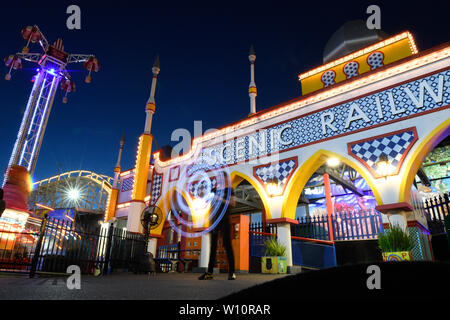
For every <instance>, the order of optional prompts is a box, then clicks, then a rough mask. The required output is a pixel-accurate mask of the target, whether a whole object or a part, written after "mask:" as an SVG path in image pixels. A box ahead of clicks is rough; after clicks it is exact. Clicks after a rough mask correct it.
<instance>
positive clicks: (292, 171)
mask: <svg viewBox="0 0 450 320" xmlns="http://www.w3.org/2000/svg"><path fill="white" fill-rule="evenodd" d="M289 160H294V161H295V166H294V168H293V169H292V170H291V173H289V175H288V176H287V177H286V182H285V183H284V186H283V191H282V192H281V195H283V194H284V191H285V190H286V186H287V185H288V183H289V180H291V177H292V175H293V174H294V171H295V170H297V167H298V157H297V156H294V157H290V158H286V159H282V160H278V161H273V162H270V163H266V164H262V165H259V166H254V167H253V177H255V178H256V180H258V181H259V183H260V184H261V185H262V186H263V188H264V191H265V192H266V194H268V192H267V189H266V184H265V183H264V182H263V181H262V180H261V179H260V178H259V177H258V176H257V175H256V170H257V169H258V168H261V167H268V166H271V165H272V164H277V163H281V162H286V161H289ZM281 195H279V196H281Z"/></svg>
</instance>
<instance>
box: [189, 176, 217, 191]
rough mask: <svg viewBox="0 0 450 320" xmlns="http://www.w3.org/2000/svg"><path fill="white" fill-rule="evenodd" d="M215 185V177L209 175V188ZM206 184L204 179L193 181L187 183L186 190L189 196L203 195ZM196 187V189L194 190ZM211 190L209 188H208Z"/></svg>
mask: <svg viewBox="0 0 450 320" xmlns="http://www.w3.org/2000/svg"><path fill="white" fill-rule="evenodd" d="M216 185H217V179H216V177H211V189H212V188H214V187H215V186H216ZM207 187H208V184H207V182H206V181H205V180H201V181H195V182H192V183H190V184H189V186H188V190H189V193H190V194H191V196H196V195H200V196H201V195H203V194H204V192H205V190H206V189H207ZM196 189H197V190H196ZM209 191H211V190H209Z"/></svg>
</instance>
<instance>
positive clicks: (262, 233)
mask: <svg viewBox="0 0 450 320" xmlns="http://www.w3.org/2000/svg"><path fill="white" fill-rule="evenodd" d="M248 233H251V234H259V235H263V236H269V237H277V236H278V235H277V234H276V233H268V232H259V231H252V230H250V231H249V232H248Z"/></svg>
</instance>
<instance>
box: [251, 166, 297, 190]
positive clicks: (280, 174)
mask: <svg viewBox="0 0 450 320" xmlns="http://www.w3.org/2000/svg"><path fill="white" fill-rule="evenodd" d="M296 167H297V159H288V160H285V161H283V160H281V161H280V162H278V163H273V164H269V165H267V166H263V167H258V168H257V169H256V170H255V176H256V177H257V178H259V179H260V180H261V181H262V182H263V183H266V182H267V181H268V180H269V179H273V178H277V179H278V181H279V183H280V186H284V185H285V184H286V183H287V182H288V181H287V177H288V176H289V175H290V174H291V172H292V171H293V170H295V168H296Z"/></svg>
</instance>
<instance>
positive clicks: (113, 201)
mask: <svg viewBox="0 0 450 320" xmlns="http://www.w3.org/2000/svg"><path fill="white" fill-rule="evenodd" d="M124 144H125V133H122V137H121V138H120V147H119V155H118V157H117V162H116V166H115V167H114V180H113V185H112V189H111V193H110V194H109V198H108V204H107V206H106V213H105V222H108V221H110V220H111V218H114V217H115V215H116V205H117V197H118V195H119V190H118V188H117V187H118V183H119V176H120V171H121V169H120V160H121V158H122V151H123V145H124Z"/></svg>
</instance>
